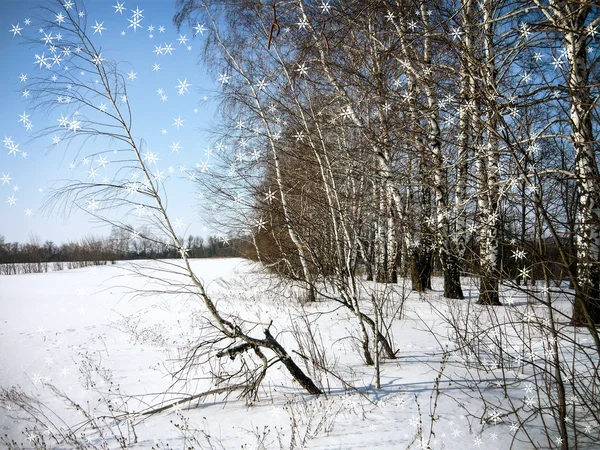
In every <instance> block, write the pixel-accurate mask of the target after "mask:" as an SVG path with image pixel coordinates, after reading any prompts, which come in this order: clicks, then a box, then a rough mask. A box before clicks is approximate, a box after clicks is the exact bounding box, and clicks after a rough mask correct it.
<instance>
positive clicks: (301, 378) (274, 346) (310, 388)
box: [264, 328, 323, 395]
mask: <svg viewBox="0 0 600 450" xmlns="http://www.w3.org/2000/svg"><path fill="white" fill-rule="evenodd" d="M264 333H265V341H266V342H267V343H268V345H269V347H270V348H271V350H273V351H274V352H275V353H276V354H277V356H279V358H280V359H281V362H282V363H283V365H284V366H285V367H286V369H287V370H288V371H289V372H290V375H292V377H293V378H294V380H296V381H297V382H298V383H299V384H300V386H302V387H303V388H304V389H305V390H306V392H308V393H309V394H312V395H321V394H322V393H323V391H321V389H319V388H318V387H317V385H316V384H315V383H313V381H312V380H311V379H310V378H309V377H307V376H306V374H305V373H304V372H303V371H302V369H300V367H298V365H297V364H296V363H295V362H294V360H293V359H292V358H291V357H290V355H288V353H287V352H286V351H285V349H284V348H283V347H282V346H281V344H280V343H279V342H277V341H276V340H275V338H274V337H273V335H272V334H271V332H270V331H269V329H268V328H266V329H265V330H264Z"/></svg>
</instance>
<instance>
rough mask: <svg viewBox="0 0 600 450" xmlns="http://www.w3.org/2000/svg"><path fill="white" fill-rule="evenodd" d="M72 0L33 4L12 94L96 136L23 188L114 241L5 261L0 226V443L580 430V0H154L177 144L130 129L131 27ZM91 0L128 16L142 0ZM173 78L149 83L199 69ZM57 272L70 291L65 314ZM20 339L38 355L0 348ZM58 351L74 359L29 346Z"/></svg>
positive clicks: (592, 137) (598, 82)
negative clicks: (41, 319) (49, 261)
mask: <svg viewBox="0 0 600 450" xmlns="http://www.w3.org/2000/svg"><path fill="white" fill-rule="evenodd" d="M87 3H89V4H90V5H89V6H90V7H91V4H92V3H95V2H92V1H91V0H89V1H88V2H87ZM128 3H129V2H128ZM147 3H151V2H147ZM87 6H88V5H87V4H86V2H83V1H79V0H66V1H65V0H60V1H58V0H56V1H55V0H48V1H46V2H43V3H42V6H41V7H40V8H39V9H38V10H37V11H36V19H35V21H34V23H33V26H34V27H35V28H39V33H31V34H30V36H32V37H27V38H26V40H27V44H28V45H30V46H31V49H32V52H33V53H35V66H34V68H35V73H34V70H33V69H31V73H30V74H29V76H28V77H27V76H25V80H23V79H21V81H23V83H25V86H26V87H25V90H26V92H27V95H26V96H25V94H23V96H25V97H26V99H27V101H28V102H29V103H28V107H27V108H28V109H27V111H26V112H24V113H23V115H19V117H20V120H19V122H22V125H23V126H24V127H26V128H27V126H28V125H29V126H30V128H29V129H28V130H30V129H31V128H32V126H33V125H32V122H31V121H30V119H29V115H28V112H29V111H31V114H33V112H36V113H38V114H41V113H43V114H44V115H46V116H48V117H51V120H50V121H49V125H48V126H44V127H38V128H40V129H37V130H34V131H33V132H32V135H31V139H32V142H37V141H39V140H46V141H48V140H49V139H51V140H52V141H53V144H58V143H59V142H61V143H68V146H67V147H66V150H65V152H66V153H67V154H69V155H70V156H69V158H74V160H75V159H76V160H77V161H84V164H86V165H87V164H88V163H87V162H85V161H88V162H92V164H91V165H90V166H86V169H85V170H86V171H85V172H82V173H83V175H82V176H80V177H77V176H74V177H73V178H72V179H69V180H67V181H63V182H62V184H60V185H56V186H55V188H54V189H53V190H52V191H51V192H50V193H49V194H48V196H47V203H46V208H48V209H53V210H55V211H56V210H60V211H62V212H65V211H71V210H77V211H80V212H85V213H86V214H87V215H89V216H91V217H93V219H94V220H95V221H97V222H101V223H104V224H106V225H107V226H108V227H109V230H111V234H110V237H109V238H107V239H106V241H103V244H102V246H101V247H102V249H104V250H102V251H105V250H106V251H108V252H109V253H108V256H103V257H102V258H100V259H103V264H106V262H107V261H110V260H111V259H119V260H121V259H127V260H128V261H118V262H115V261H113V264H107V265H103V266H95V265H94V268H93V272H92V273H91V274H90V272H89V269H86V268H85V266H86V265H87V264H84V263H81V264H80V265H74V266H73V267H72V268H71V266H69V269H70V270H68V271H64V272H63V271H61V272H58V271H57V270H56V269H54V270H52V269H47V270H44V272H47V273H25V274H24V273H20V271H19V270H17V269H16V267H17V266H18V265H19V264H26V263H29V262H31V261H25V260H18V261H17V260H10V246H8V245H5V243H4V241H0V256H2V263H3V264H2V265H1V267H2V269H1V270H0V274H1V275H0V288H1V289H0V304H1V305H2V307H1V309H4V310H5V312H4V313H2V314H1V315H0V318H1V319H2V321H3V322H4V325H3V324H0V346H3V345H5V344H3V343H2V340H5V343H6V344H9V343H12V344H11V346H12V345H13V344H14V349H11V350H3V351H0V358H1V359H2V364H3V365H5V364H6V365H7V366H8V365H14V366H15V368H14V369H1V368H0V431H1V433H0V434H1V436H0V442H1V443H2V444H3V445H6V446H7V447H8V448H11V449H25V448H40V449H41V448H96V449H112V448H154V449H167V448H186V449H188V448H189V449H191V448H195V449H204V448H207V449H221V448H225V449H228V448H246V449H255V448H256V449H262V448H277V449H295V448H298V449H300V448H347V449H353V448H369V449H370V448H376V447H378V448H393V449H396V448H414V449H417V448H418V449H442V448H448V449H456V448H461V449H462V448H480V447H485V446H487V447H489V448H498V449H505V448H506V449H508V448H514V449H522V448H526V449H529V448H557V449H565V450H566V449H588V448H589V449H593V448H598V445H600V394H599V390H600V375H599V371H600V335H599V334H598V331H599V330H598V328H599V326H600V172H599V166H598V161H597V153H598V151H599V150H600V143H599V140H598V138H597V137H598V133H599V131H600V107H599V105H598V100H599V98H600V64H599V63H600V5H599V4H597V3H595V2H593V1H591V0H577V1H574V0H546V1H542V0H438V1H429V0H367V1H362V0H347V1H346V0H327V1H325V0H323V1H321V0H319V1H312V0H272V1H271V0H269V1H266V0H265V1H263V0H223V1H221V0H214V1H204V0H177V1H176V2H173V3H169V8H170V9H169V12H170V15H169V17H168V20H169V21H170V22H172V25H173V27H175V29H176V30H177V33H179V36H180V39H181V40H184V39H186V36H188V37H189V38H188V39H187V40H191V42H192V43H193V44H194V49H193V50H191V47H189V48H188V50H191V51H192V52H193V54H194V57H195V58H196V60H197V62H198V67H197V70H198V71H205V72H206V73H207V76H208V77H209V78H210V79H211V80H212V82H213V83H214V86H215V89H214V90H213V92H212V93H211V99H212V101H213V102H214V104H215V105H216V108H217V109H216V114H215V116H214V117H212V118H211V120H212V121H211V123H210V124H207V123H193V122H194V119H193V118H187V117H186V120H183V119H182V118H181V115H179V116H178V117H174V118H173V120H174V123H173V124H172V128H173V129H176V130H179V129H180V127H185V126H187V127H188V128H190V129H192V128H193V127H194V126H195V127H201V126H204V127H207V128H209V129H210V148H209V149H208V150H205V151H204V155H205V156H206V159H205V160H204V161H203V162H201V163H198V164H197V165H196V166H195V167H192V168H182V170H180V171H179V173H178V174H177V173H174V172H175V171H174V170H169V171H168V173H166V172H165V170H164V169H163V168H162V166H159V164H162V163H163V162H164V161H161V158H165V157H164V156H162V155H161V158H158V153H157V152H154V151H152V150H151V148H155V147H153V143H152V142H151V139H150V137H149V136H146V135H144V134H140V132H139V130H141V129H143V128H142V127H140V126H139V125H138V123H140V122H142V121H143V120H145V116H152V115H155V114H159V111H158V110H148V109H146V110H145V111H144V110H143V109H142V110H140V109H139V108H137V109H136V107H135V103H134V101H135V98H134V97H133V96H129V91H128V90H131V89H133V88H132V85H133V84H134V80H136V73H134V71H133V70H131V72H130V73H128V70H129V67H128V66H127V65H126V64H124V63H123V61H124V62H125V63H126V62H127V60H128V58H129V56H128V54H127V53H126V52H125V51H124V50H121V51H120V52H116V53H115V52H113V53H115V54H114V55H113V54H110V53H109V51H108V50H105V49H104V48H103V47H102V42H101V41H100V40H101V39H102V36H103V35H102V33H103V31H104V33H105V34H107V33H108V32H107V31H106V30H107V29H109V27H108V26H106V27H104V22H102V21H101V19H100V18H97V17H94V16H93V15H92V14H88V13H87V9H86V7H87ZM95 6H98V5H95ZM147 6H148V8H150V5H147ZM102 7H103V8H105V9H106V10H108V14H111V15H113V14H115V15H117V16H120V15H121V16H122V15H123V14H125V16H128V17H129V16H130V18H128V19H127V22H126V24H127V25H126V28H127V30H128V32H130V33H133V32H135V31H136V30H137V29H138V28H140V29H141V30H140V31H139V32H140V33H141V32H143V31H144V25H145V24H144V25H142V20H143V19H144V5H142V1H140V6H137V5H135V4H128V5H127V6H125V4H124V3H119V2H116V5H112V6H109V5H108V4H106V5H103V6H102ZM134 8H135V9H134ZM32 14H33V13H32ZM107 17H108V16H107ZM28 20H29V19H28ZM121 20H125V19H124V18H123V19H121ZM107 24H108V22H107ZM152 28H153V27H152ZM149 31H150V32H152V31H154V30H153V29H152V30H149ZM22 32H23V34H25V31H24V28H23V27H21V26H20V25H19V24H17V25H13V26H12V29H11V30H10V33H11V36H14V37H17V36H21V34H22ZM3 33H5V31H3ZM124 33H125V32H123V35H124ZM180 42H181V41H180ZM153 43H154V42H153ZM156 43H158V42H156ZM182 43H183V42H182ZM154 47H155V53H156V57H159V56H160V55H165V54H170V52H171V51H172V50H173V48H172V47H171V44H164V46H163V45H162V44H160V45H159V46H156V45H155V46H154ZM113 50H114V49H113ZM181 51H182V50H181ZM109 54H110V55H111V56H109ZM113 58H114V59H113ZM66 66H68V67H69V68H70V70H65V67H66ZM157 66H158V64H155V66H154V69H153V70H154V71H158V70H159V69H160V66H158V68H156V67H157ZM84 75H85V76H84ZM22 76H24V75H22ZM178 82H179V84H178V85H177V89H176V92H175V93H174V94H173V95H172V96H175V97H177V96H184V95H194V94H193V89H192V88H190V84H189V83H188V82H187V79H185V80H183V81H182V80H181V79H178ZM23 87H24V86H23V85H21V86H20V89H23ZM159 91H162V89H159ZM158 95H159V96H162V97H166V95H165V93H164V92H159V93H158ZM162 100H163V101H165V100H166V98H163V99H162ZM157 101H158V99H157ZM58 115H59V116H60V119H58V120H55V117H58ZM184 122H185V123H184ZM165 133H166V131H165ZM165 133H163V134H165ZM178 144H179V143H177V144H176V143H175V141H174V142H173V146H176V147H177V149H176V150H177V153H178V150H179V145H178ZM4 145H5V148H6V149H8V151H9V156H10V155H11V153H12V154H13V155H14V156H15V157H16V156H17V154H18V153H19V152H22V150H20V149H19V148H18V147H19V146H18V144H17V143H16V142H15V141H13V139H12V138H10V137H5V139H4ZM156 147H157V146H156ZM203 147H206V145H204V143H196V144H191V143H188V144H187V148H186V150H187V151H188V152H190V153H194V152H196V153H198V154H199V153H201V152H202V149H201V148H203ZM211 148H212V150H211ZM174 151H175V149H173V147H172V152H174ZM172 152H171V153H172ZM165 154H166V152H165ZM107 158H110V164H109V162H108V160H107ZM159 161H161V162H160V163H159ZM78 164H79V163H78ZM94 164H95V166H94ZM108 164H109V167H110V172H108V171H106V170H105V169H106V167H108ZM88 169H89V171H88ZM170 169H171V168H170ZM0 171H1V170H0ZM100 172H102V174H104V175H105V176H104V178H103V179H101V175H100ZM2 175H3V178H2V184H3V185H4V184H5V183H6V184H9V181H10V180H11V178H10V177H9V174H6V173H4V172H3V173H2ZM175 176H180V177H181V178H185V179H186V180H187V184H186V190H185V191H182V190H177V191H176V192H174V191H173V190H170V188H169V182H170V181H169V180H170V179H171V178H174V177H175ZM183 196H189V197H194V198H195V202H196V204H197V205H198V206H199V213H198V214H199V215H200V216H202V220H206V221H209V222H210V224H211V227H212V228H211V229H212V230H215V231H216V237H211V238H209V239H208V242H209V244H210V247H209V248H208V249H207V248H206V247H203V244H202V242H203V240H202V238H199V237H197V238H194V237H193V236H190V235H189V233H187V235H186V232H185V227H182V223H181V220H180V219H179V218H177V217H175V216H174V215H173V214H172V213H171V212H170V201H171V199H172V198H174V197H183ZM10 199H11V197H9V203H11V205H10V206H12V205H13V204H14V203H15V201H16V200H15V196H14V195H13V196H12V202H11V200H10ZM191 214H192V213H190V215H191ZM0 231H1V230H0ZM213 236H214V235H213ZM123 242H126V244H123ZM198 242H200V243H199V244H198ZM142 247H143V248H144V249H146V248H148V249H150V248H152V249H157V250H156V251H152V252H150V251H148V252H146V251H145V250H144V252H143V253H141V250H139V249H140V248H142ZM228 248H229V250H228ZM70 251H71V253H67V255H79V253H76V252H74V250H70ZM98 251H100V250H98ZM111 252H112V253H111ZM115 252H117V253H115ZM115 254H118V255H120V257H118V258H117V257H115V256H114V255H115ZM87 255H88V253H85V252H84V253H83V256H76V257H71V256H65V257H63V258H62V259H61V260H60V261H61V264H62V261H65V260H68V259H73V258H75V259H77V260H78V261H79V260H81V261H87V260H88V259H90V258H91V257H89V256H87ZM103 255H104V253H103ZM207 256H209V257H212V258H214V257H215V256H216V257H222V256H226V257H228V258H219V259H199V258H204V257H207ZM233 256H234V257H233ZM11 264H12V265H11ZM82 266H83V267H82ZM60 268H61V269H62V266H61V267H60ZM59 280H60V281H59ZM33 284H37V286H33ZM59 284H60V285H62V287H59V286H58V285H59ZM69 284H71V285H73V286H75V285H77V286H78V288H77V289H79V291H78V292H79V295H78V296H75V295H73V296H72V298H70V300H69V297H68V295H67V294H65V293H64V292H63V291H61V290H60V289H66V287H65V286H69ZM27 285H29V286H28V287H27V289H30V290H32V291H31V292H32V293H31V295H30V297H28V295H29V294H24V293H22V292H21V290H22V289H24V286H27ZM44 286H46V287H45V288H44ZM90 286H92V287H90ZM44 289H45V290H44ZM73 289H75V288H73ZM36 292H37V294H36ZM42 292H43V293H44V294H43V297H44V302H52V301H53V300H52V298H56V301H58V300H59V297H60V301H63V302H67V303H66V304H67V305H72V306H67V308H66V310H67V311H66V312H64V314H67V316H68V314H69V311H70V310H72V311H71V312H72V314H73V316H72V317H71V318H68V319H67V318H66V317H67V316H64V317H63V316H60V317H61V318H58V315H57V316H56V319H53V325H51V326H50V329H49V330H45V329H42V331H41V332H40V330H39V329H38V332H37V333H36V332H35V328H36V327H37V326H39V325H36V322H35V321H34V320H30V319H29V318H26V319H24V322H22V321H21V319H18V320H16V322H14V321H12V320H13V319H14V318H15V317H21V314H27V315H28V314H29V313H22V312H19V311H21V310H20V309H19V308H25V306H23V305H24V304H26V302H24V300H23V299H24V298H29V299H30V300H31V302H32V305H34V304H35V305H38V306H39V308H41V311H46V309H44V308H50V306H48V305H47V303H42V302H41V300H40V299H39V298H38V297H39V295H41V294H40V293H42ZM65 292H66V291H65ZM52 293H54V294H55V297H53V296H52ZM93 293H94V295H95V293H97V296H95V297H94V296H93V295H92V294H93ZM88 294H89V295H88ZM19 299H20V300H19ZM69 302H71V303H69ZM78 302H88V303H86V305H85V309H86V310H87V311H96V313H92V316H94V315H95V317H90V316H89V314H88V315H85V316H83V315H82V316H81V317H84V318H83V319H82V322H81V323H80V324H77V322H78V320H79V319H78V318H77V317H79V316H77V308H76V306H75V305H79V303H78ZM38 306H36V308H37V307H38ZM80 307H81V308H84V306H80ZM27 308H29V306H27ZM32 308H33V306H32ZM96 308H98V309H96ZM53 310H54V309H53ZM53 310H52V311H53ZM23 311H28V310H23ZM48 311H50V309H48ZM48 314H50V316H51V317H55V316H54V315H53V314H58V313H55V312H52V313H50V312H48ZM105 315H106V320H105ZM109 316H110V317H109ZM9 319H10V320H9ZM109 319H110V320H109ZM61 320H65V322H64V326H63V325H58V324H60V323H63V322H61ZM86 320H91V322H89V323H88V322H86ZM9 322H10V323H9ZM84 325H87V326H85V327H84ZM27 327H29V328H27ZM61 327H62V328H61ZM46 328H48V327H46ZM64 329H66V330H67V331H68V330H73V332H70V334H66V331H64ZM92 329H94V330H96V331H90V330H92ZM51 330H52V332H50V331H51ZM27 332H31V333H32V335H35V334H37V336H34V337H35V338H37V339H38V340H40V339H41V338H43V343H41V344H40V346H36V347H35V349H36V350H34V346H33V344H20V343H19V342H20V341H21V340H22V339H25V338H20V337H19V336H20V335H26V336H29V335H27V334H26V333H27ZM55 333H56V334H55ZM61 333H63V334H65V335H64V337H60V335H61ZM56 336H59V337H58V338H56ZM31 339H33V337H32V338H31ZM77 339H79V340H78V341H77ZM56 340H60V343H58V344H55V342H56ZM63 341H64V342H69V345H68V346H67V345H66V344H65V343H63ZM36 342H37V341H36ZM20 345H29V347H19V346H20ZM67 347H68V348H67ZM7 348H8V345H7ZM19 348H21V349H22V350H18V349H19ZM26 349H30V350H26ZM24 351H31V352H32V354H36V353H35V352H39V354H40V356H39V358H40V360H41V363H40V365H41V367H37V368H36V369H32V368H29V369H27V370H25V369H24V367H25V366H24V365H23V364H22V363H21V362H19V364H16V362H17V361H16V360H12V359H13V358H16V359H19V358H23V356H21V355H22V352H24ZM140 351H143V352H144V354H143V358H142V356H140V355H139V352H140ZM134 355H135V356H134ZM48 358H50V360H51V361H52V362H48ZM136 358H138V359H139V358H142V359H139V362H138V359H136ZM55 359H56V360H59V359H64V360H70V361H71V362H70V364H71V365H70V366H64V368H63V372H64V373H62V372H60V370H59V369H56V370H57V371H58V373H59V374H61V375H62V376H61V375H57V376H56V377H53V376H51V375H48V376H42V375H39V374H40V373H42V374H43V373H45V372H49V371H50V367H53V366H52V365H53V364H54V360H55ZM44 360H45V361H46V363H44ZM19 361H21V360H19ZM136 364H137V365H136ZM17 366H18V367H17ZM71 366H72V367H71ZM142 366H143V367H142ZM33 367H36V366H33ZM148 367H150V369H149V368H148ZM30 370H33V372H31V373H37V378H36V376H35V375H31V373H29V372H28V374H27V375H24V374H25V372H27V371H30ZM70 372H74V373H76V374H78V380H76V381H74V384H73V385H72V386H71V387H69V388H68V389H67V388H65V387H64V386H62V385H61V383H63V384H64V382H65V379H66V378H67V377H68V376H70V375H69V373H70ZM226 426H227V428H226ZM465 446H466V447H465Z"/></svg>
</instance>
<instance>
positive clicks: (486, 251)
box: [475, 0, 501, 305]
mask: <svg viewBox="0 0 600 450" xmlns="http://www.w3.org/2000/svg"><path fill="white" fill-rule="evenodd" d="M494 3H495V2H492V1H491V0H485V3H484V4H483V30H484V55H485V66H484V70H483V81H484V83H485V92H486V94H487V96H488V100H487V145H485V144H483V143H482V144H481V145H479V146H478V153H479V154H478V156H477V182H478V186H477V188H478V192H477V196H478V203H479V213H480V226H481V234H480V238H481V243H480V260H481V269H482V270H481V278H480V283H481V284H480V287H479V291H480V292H479V300H478V302H477V303H479V304H482V305H500V304H501V303H500V300H499V294H498V292H499V284H500V283H499V280H500V276H499V275H500V271H499V261H500V258H499V250H498V225H499V212H498V206H499V198H498V175H499V152H498V134H497V133H498V132H497V127H498V110H497V108H496V105H495V100H494V99H495V98H496V96H497V94H498V89H497V82H496V78H497V75H496V73H497V70H496V63H495V50H494V33H495V26H494V17H493V15H494V14H493V10H494ZM479 114H480V113H479V112H478V113H477V117H476V119H475V120H477V121H479V120H481V119H480V117H479Z"/></svg>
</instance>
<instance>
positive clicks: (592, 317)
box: [546, 0, 600, 327]
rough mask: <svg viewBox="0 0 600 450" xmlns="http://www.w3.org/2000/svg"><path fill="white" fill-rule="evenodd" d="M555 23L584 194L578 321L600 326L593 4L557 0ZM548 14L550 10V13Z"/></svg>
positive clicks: (580, 220)
mask: <svg viewBox="0 0 600 450" xmlns="http://www.w3.org/2000/svg"><path fill="white" fill-rule="evenodd" d="M550 7H551V10H552V12H553V13H554V16H553V18H554V20H553V21H554V22H555V24H556V25H557V26H558V27H559V29H561V30H563V39H562V40H563V46H564V49H565V54H566V57H567V61H568V63H569V71H568V80H567V81H568V87H569V95H570V100H571V108H570V119H571V140H572V141H573V146H574V149H575V176H576V178H577V184H578V186H577V188H578V196H579V211H578V216H577V222H578V223H577V231H576V237H577V280H576V283H575V306H574V308H573V318H572V322H573V325H576V326H589V327H593V326H594V325H598V324H600V295H599V294H600V292H599V281H600V267H599V263H600V221H599V219H600V210H599V208H600V195H599V187H598V184H599V183H600V177H599V173H598V163H597V160H596V156H595V153H594V147H593V143H594V142H596V141H595V139H594V131H593V126H592V109H593V102H592V96H591V92H590V85H589V81H588V78H589V67H588V63H587V43H586V41H587V37H586V31H585V24H586V19H587V17H588V15H589V13H590V9H591V7H590V5H589V4H585V3H572V2H567V1H566V0H561V1H559V0H551V1H550ZM546 14H547V15H548V14H549V12H546Z"/></svg>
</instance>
